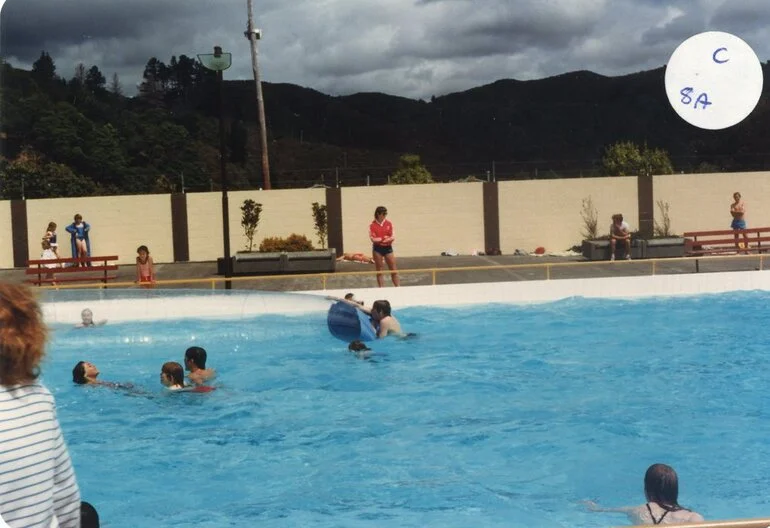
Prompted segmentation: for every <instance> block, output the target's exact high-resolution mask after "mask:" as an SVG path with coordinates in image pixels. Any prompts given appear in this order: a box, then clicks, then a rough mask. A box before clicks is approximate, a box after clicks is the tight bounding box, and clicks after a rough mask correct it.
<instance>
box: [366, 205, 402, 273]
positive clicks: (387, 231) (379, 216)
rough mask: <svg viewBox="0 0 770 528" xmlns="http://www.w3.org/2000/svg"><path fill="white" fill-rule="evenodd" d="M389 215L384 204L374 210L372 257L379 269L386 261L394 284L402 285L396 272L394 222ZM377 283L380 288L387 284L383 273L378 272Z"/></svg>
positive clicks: (371, 235)
mask: <svg viewBox="0 0 770 528" xmlns="http://www.w3.org/2000/svg"><path fill="white" fill-rule="evenodd" d="M387 216H388V210H387V209H386V208H385V207H384V206H382V205H380V206H379V207H377V209H375V210H374V221H372V223H371V224H370V225H369V239H370V240H371V241H372V258H373V259H374V267H375V268H376V269H377V271H382V268H383V264H384V263H386V264H387V265H388V269H389V270H390V272H391V273H390V279H391V280H392V281H393V286H400V285H401V281H400V280H399V278H398V273H396V255H395V254H394V253H393V242H395V240H396V238H395V237H394V236H393V224H391V223H390V220H388V219H387V218H386V217H387ZM377 285H378V286H379V287H380V288H382V287H383V286H385V279H384V278H383V277H382V273H377Z"/></svg>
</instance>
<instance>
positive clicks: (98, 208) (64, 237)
mask: <svg viewBox="0 0 770 528" xmlns="http://www.w3.org/2000/svg"><path fill="white" fill-rule="evenodd" d="M76 213H80V214H81V215H82V216H83V220H85V221H86V222H88V223H89V224H90V225H91V231H90V233H89V238H90V240H91V254H92V255H94V256H99V255H118V256H119V257H120V260H119V261H118V262H119V263H120V264H131V263H134V262H136V248H137V247H138V246H140V245H142V244H144V245H146V246H147V247H148V248H149V249H150V254H151V255H152V258H153V260H154V261H155V262H157V263H163V262H173V261H174V248H173V243H172V238H171V200H170V198H169V195H168V194H152V195H139V196H101V197H83V198H55V199H45V200H27V226H28V241H29V255H30V258H38V257H39V256H40V251H41V248H40V241H41V239H42V238H43V235H44V234H45V229H46V227H47V226H48V222H56V224H57V225H58V228H57V234H58V241H59V248H60V249H59V255H60V256H61V257H63V258H64V257H71V256H72V251H71V250H70V235H69V233H67V232H66V231H65V230H64V228H65V227H66V226H68V225H69V224H71V223H72V220H73V217H74V215H75V214H76Z"/></svg>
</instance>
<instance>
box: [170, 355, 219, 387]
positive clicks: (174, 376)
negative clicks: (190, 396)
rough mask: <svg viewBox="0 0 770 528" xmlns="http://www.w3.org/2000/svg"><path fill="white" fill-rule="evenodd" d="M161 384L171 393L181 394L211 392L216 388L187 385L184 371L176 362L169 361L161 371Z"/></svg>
mask: <svg viewBox="0 0 770 528" xmlns="http://www.w3.org/2000/svg"><path fill="white" fill-rule="evenodd" d="M160 382H161V383H162V384H163V385H164V386H165V387H166V388H167V389H168V390H170V391H179V392H211V391H213V390H214V387H209V386H207V385H197V386H192V385H185V384H184V369H183V368H182V365H180V364H179V363H177V362H176V361H168V362H166V363H164V364H163V367H162V368H161V369H160Z"/></svg>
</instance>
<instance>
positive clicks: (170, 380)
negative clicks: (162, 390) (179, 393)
mask: <svg viewBox="0 0 770 528" xmlns="http://www.w3.org/2000/svg"><path fill="white" fill-rule="evenodd" d="M160 382H161V383H162V384H163V385H164V386H165V387H166V388H167V389H168V390H180V389H184V388H185V384H184V370H182V365H180V364H179V363H177V362H176V361H168V362H166V363H163V367H162V368H161V369H160Z"/></svg>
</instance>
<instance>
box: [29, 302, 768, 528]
mask: <svg viewBox="0 0 770 528" xmlns="http://www.w3.org/2000/svg"><path fill="white" fill-rule="evenodd" d="M768 305H770V296H769V295H768V294H766V293H740V294H729V295H716V296H704V297H690V298H667V299H655V300H638V301H606V300H605V301H599V300H585V299H572V300H566V301H561V302H556V303H551V304H544V305H533V306H513V305H491V306H484V307H475V308H464V309H435V308H432V309H424V308H421V309H404V310H401V311H399V312H398V315H399V317H400V319H401V322H402V325H403V326H404V328H405V330H408V331H414V332H417V333H418V334H419V337H418V338H417V339H416V340H413V341H403V342H402V341H397V340H386V341H385V342H376V343H373V344H372V347H373V348H374V351H375V353H376V354H378V355H376V356H374V357H373V358H372V360H368V361H367V360H360V359H356V358H355V357H353V356H352V355H350V354H349V353H348V352H347V350H346V346H345V345H344V344H343V343H341V342H339V341H337V340H335V339H334V338H332V337H331V336H330V335H329V332H328V330H327V329H326V327H325V321H324V319H323V317H321V316H305V317H298V316H263V317H257V318H253V319H248V320H238V321H210V320H199V321H176V322H175V321H167V322H158V323H141V324H140V323H125V324H108V325H107V326H105V327H102V328H97V329H87V330H73V329H71V328H69V327H65V326H56V327H55V331H54V337H53V340H52V345H51V348H50V354H49V358H48V360H47V361H46V364H45V365H44V381H45V383H46V384H47V385H48V386H49V387H50V388H51V390H52V391H53V392H54V393H55V395H56V398H57V402H58V406H59V417H60V420H61V422H62V425H63V427H64V430H65V435H66V438H67V442H68V444H69V447H70V452H71V454H72V457H73V460H74V463H75V466H76V470H77V474H78V479H79V482H80V486H81V490H82V494H83V497H84V499H85V500H88V501H90V502H92V503H94V504H95V505H96V506H97V508H98V509H99V511H100V514H101V516H102V518H103V519H104V521H105V523H104V525H105V526H109V527H137V526H141V527H145V526H146V527H150V526H152V527H166V526H169V527H170V526H174V527H225V526H238V527H240V526H243V527H250V526H275V527H296V526H318V527H362V526H364V527H365V526H371V527H382V526H398V527H423V526H442V527H467V526H473V525H476V526H484V527H498V526H499V527H503V526H505V527H511V526H549V527H551V526H554V527H557V526H565V527H566V526H570V527H576V526H585V527H588V526H609V525H618V524H624V523H626V519H625V517H624V516H622V515H618V514H606V513H589V512H587V511H585V509H584V507H583V506H582V505H580V504H579V501H580V500H582V499H595V500H598V501H599V502H600V503H601V504H602V505H607V506H621V505H635V504H640V503H642V502H643V500H644V499H643V490H642V478H643V474H644V471H645V470H646V468H647V466H649V465H650V464H651V463H654V462H664V463H668V464H670V465H672V466H674V467H675V468H676V469H677V471H678V473H679V476H680V502H681V503H682V504H683V505H685V506H688V507H691V508H693V509H695V510H697V511H699V512H701V513H702V514H703V515H704V516H705V517H706V518H707V519H718V518H736V517H758V516H762V515H766V514H767V511H768V510H767V498H766V486H765V480H766V477H767V475H768V474H770V447H768V442H766V438H767V437H768V436H769V435H770V412H768V410H767V405H766V404H765V403H766V400H767V389H766V386H767V384H766V381H765V377H766V371H767V369H766V368H765V365H766V362H767V354H768V349H769V348H770V347H768V338H767V337H766V332H761V331H760V332H757V331H756V330H757V329H762V328H764V325H765V324H767V321H768V320H769V317H768V315H769V314H768V311H769V310H768ZM192 344H197V345H200V346H203V347H205V348H206V349H207V350H208V352H209V361H210V366H212V367H214V368H216V369H217V371H218V372H219V377H218V379H217V380H216V383H215V384H216V385H217V386H218V390H217V391H215V392H213V393H209V394H173V395H172V394H166V393H164V392H163V391H162V390H161V388H160V384H159V381H158V374H159V371H160V366H161V364H162V363H163V362H165V361H169V360H174V361H180V362H181V359H182V356H183V353H184V350H185V348H186V347H188V346H190V345H192ZM81 359H84V360H89V361H92V362H93V363H95V364H96V365H97V366H98V367H99V368H100V370H101V372H102V374H101V378H103V379H105V380H113V381H131V382H134V383H135V384H136V386H137V393H132V392H127V391H116V390H111V389H106V388H98V387H97V388H94V387H77V386H74V385H72V383H71V378H70V372H71V369H72V367H73V366H74V364H75V363H76V362H77V361H78V360H81Z"/></svg>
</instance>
